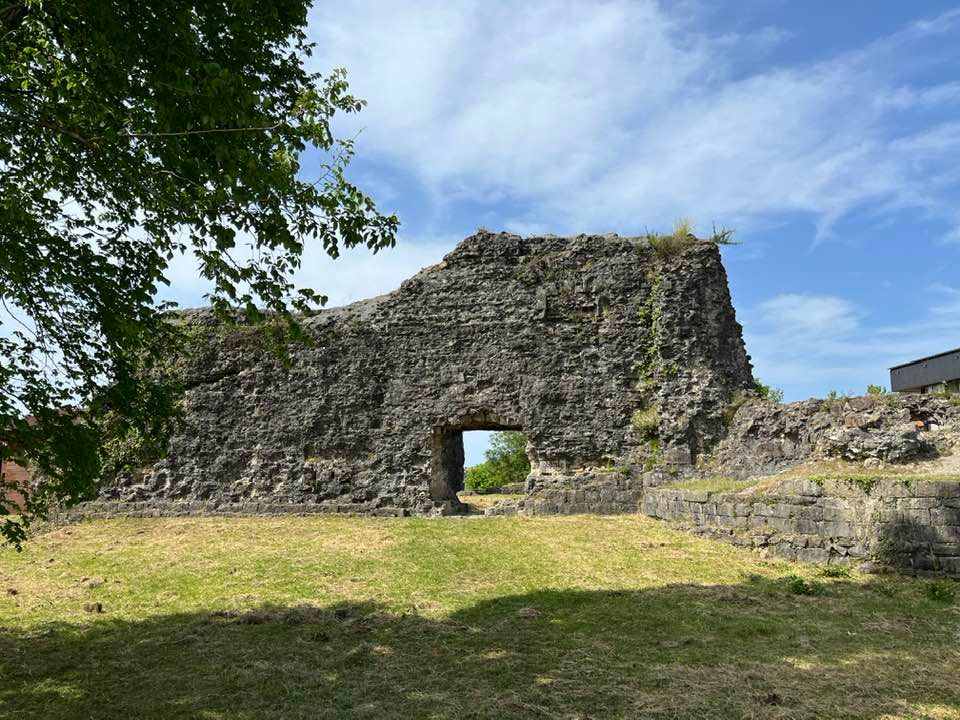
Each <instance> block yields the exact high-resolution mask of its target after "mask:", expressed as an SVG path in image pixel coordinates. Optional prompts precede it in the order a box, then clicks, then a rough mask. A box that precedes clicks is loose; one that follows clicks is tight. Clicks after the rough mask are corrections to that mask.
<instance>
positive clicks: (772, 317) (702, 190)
mask: <svg viewBox="0 0 960 720" xmlns="http://www.w3.org/2000/svg"><path fill="white" fill-rule="evenodd" d="M310 34H311V36H312V37H313V39H314V40H315V41H316V42H317V44H318V48H317V53H316V55H315V56H314V58H313V60H312V62H313V63H314V65H315V67H316V69H318V70H320V71H323V70H326V69H329V68H331V67H335V66H343V67H346V68H347V69H348V71H349V78H350V81H351V87H352V90H353V92H354V93H355V94H357V95H358V96H360V97H363V98H364V99H366V100H367V101H368V103H369V105H368V107H367V108H366V109H365V110H364V111H363V112H362V113H361V114H360V115H359V116H357V117H355V118H348V119H346V120H345V121H343V122H341V123H340V124H339V125H338V129H339V131H340V132H341V133H343V134H351V135H352V134H354V133H357V132H359V135H358V137H357V160H356V161H355V163H354V165H353V166H352V177H353V179H354V180H355V181H356V182H357V183H358V184H360V185H361V186H362V187H364V188H365V189H366V190H367V191H368V192H370V193H371V194H372V195H373V196H374V197H375V198H376V199H377V200H378V202H379V203H380V205H381V207H382V208H383V209H385V210H389V211H395V212H396V213H397V214H398V215H399V216H400V218H401V221H402V222H403V227H402V230H401V241H400V244H399V246H398V247H397V248H396V249H395V250H392V251H389V252H386V253H382V254H380V255H377V256H371V255H369V254H368V253H364V252H352V253H348V254H346V255H345V256H344V257H342V258H341V259H340V260H337V261H336V264H334V263H332V262H330V261H328V260H326V259H324V258H323V257H321V255H320V253H318V252H317V251H315V250H310V251H308V255H307V259H306V262H305V265H304V269H303V272H302V274H301V281H302V282H305V283H308V284H310V285H313V286H315V287H316V288H317V289H318V290H321V291H324V292H327V293H328V294H329V295H330V296H331V299H332V300H333V301H334V302H347V301H351V300H356V299H360V298H363V297H368V296H371V295H375V294H379V293H381V292H385V291H388V290H390V289H393V288H394V287H396V286H397V285H398V284H399V283H400V281H401V280H402V279H403V278H405V277H407V276H409V275H410V274H412V273H413V272H415V271H416V270H418V269H419V268H420V267H423V266H425V265H428V264H432V263H433V262H436V261H438V260H439V259H440V258H441V257H442V256H443V254H445V253H446V252H448V251H449V250H450V249H452V248H453V246H454V245H455V244H456V242H457V241H458V240H460V239H462V238H463V237H464V236H466V235H468V234H470V233H471V232H473V231H474V230H475V229H476V228H477V227H478V226H480V225H483V226H485V227H488V228H490V229H494V230H500V229H505V230H510V231H514V232H519V233H521V234H530V233H537V232H552V233H557V234H567V233H579V232H596V233H603V232H608V231H615V232H619V233H621V234H636V233H639V232H641V231H643V230H644V229H666V228H669V227H670V226H671V225H672V223H673V221H674V220H675V219H677V218H679V217H688V218H690V219H691V220H692V221H693V222H694V223H695V224H696V225H697V226H698V228H699V229H700V230H702V231H709V229H710V227H711V224H712V223H716V224H717V225H718V226H726V227H731V228H734V229H735V231H736V238H737V239H738V240H739V241H740V242H741V243H742V244H741V245H738V246H735V247H730V248H726V249H725V250H724V257H725V261H726V265H727V270H728V273H729V276H730V288H731V292H732V294H733V299H734V303H735V305H736V308H737V313H738V317H739V319H740V321H741V322H742V323H743V325H744V328H745V339H746V343H747V350H748V352H749V353H750V354H751V355H752V356H753V361H754V365H755V370H756V374H757V376H758V377H760V378H761V379H762V380H763V381H764V382H767V383H770V384H773V385H776V386H778V387H781V388H782V389H783V390H784V392H785V394H786V399H787V400H797V399H802V398H806V397H810V396H816V395H823V394H824V393H826V392H827V391H829V390H831V389H838V390H841V391H846V390H853V391H858V392H862V391H863V389H864V388H865V387H866V385H867V384H868V383H876V384H883V385H887V384H888V382H889V379H888V374H887V368H888V367H889V366H890V365H893V364H896V363H899V362H903V361H906V360H909V359H911V358H914V357H917V356H920V355H924V354H929V353H932V352H937V351H940V350H945V349H949V348H953V347H957V346H960V273H958V266H957V262H958V259H960V163H958V160H960V4H958V3H946V2H934V1H925V2H904V1H902V0H873V1H871V2H867V1H860V2H856V1H853V0H847V1H846V2H836V1H833V2H827V1H826V0H804V1H803V2H786V1H782V2H781V1H777V0H738V1H737V2H727V3H716V2H706V1H704V2H683V1H680V2H673V3H667V2H663V3H657V2H648V1H645V0H635V1H631V2H628V1H626V0H624V1H617V0H614V1H611V2H587V1H586V0H584V1H583V2H532V1H528V2H524V3H513V2H502V3H498V2H494V1H492V0H483V1H482V2H466V1H464V2H455V1H454V2H451V1H447V2H403V3H397V2H375V1H371V2H343V3H318V6H317V8H315V10H314V11H313V12H312V14H311V25H310ZM318 162H319V158H308V160H307V162H306V164H305V168H306V171H307V173H306V174H308V175H309V172H310V170H311V168H316V164H317V163H318ZM177 277H178V283H177V285H176V286H175V287H176V288H177V289H176V294H177V296H178V299H180V300H181V301H185V303H184V304H195V303H196V298H197V297H198V296H199V292H201V290H200V288H201V286H200V284H199V282H197V281H195V280H194V279H193V278H192V277H191V276H190V274H189V270H188V269H187V268H186V267H183V268H181V269H180V270H179V271H178V275H177ZM191 301H192V302H191ZM481 447H482V441H480V442H475V443H473V444H471V445H470V446H469V447H468V464H469V463H470V462H471V461H475V460H476V459H477V455H478V453H479V450H480V449H481Z"/></svg>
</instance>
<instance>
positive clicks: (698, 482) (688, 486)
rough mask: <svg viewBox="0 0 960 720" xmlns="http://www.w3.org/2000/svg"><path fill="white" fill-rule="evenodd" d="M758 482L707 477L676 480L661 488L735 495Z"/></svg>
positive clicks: (755, 480)
mask: <svg viewBox="0 0 960 720" xmlns="http://www.w3.org/2000/svg"><path fill="white" fill-rule="evenodd" d="M758 482H759V480H757V479H755V478H751V479H749V480H736V479H734V478H729V477H707V478H693V479H691V480H678V481H677V482H672V483H668V484H667V485H662V486H661V487H663V488H666V489H669V490H693V491H697V492H717V493H735V492H740V491H741V490H746V489H747V488H751V487H754V486H755V485H757V484H758Z"/></svg>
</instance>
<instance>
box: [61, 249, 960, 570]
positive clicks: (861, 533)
mask: <svg viewBox="0 0 960 720" xmlns="http://www.w3.org/2000/svg"><path fill="white" fill-rule="evenodd" d="M668 240H670V236H667V237H666V238H663V237H652V238H629V237H619V236H617V235H604V236H586V235H580V236H577V237H574V238H559V237H553V236H546V237H533V238H521V237H518V236H516V235H508V234H499V235H493V234H490V233H478V234H477V235H474V236H473V237H469V238H467V239H466V240H464V241H463V242H462V243H460V245H459V246H458V247H457V248H456V249H455V250H454V251H453V252H451V253H450V254H449V255H447V256H446V257H445V258H444V259H443V261H442V262H440V263H439V264H438V265H435V266H433V267H430V268H427V269H425V270H423V271H421V272H420V273H418V274H417V275H415V276H414V277H412V278H410V279H409V280H407V281H406V282H404V283H403V284H402V285H401V286H400V288H399V289H398V290H396V291H395V292H392V293H389V294H387V295H383V296H381V297H378V298H373V299H370V300H364V301H361V302H357V303H354V304H352V305H348V306H346V307H342V308H337V309H333V310H327V311H324V312H321V313H319V314H318V315H316V316H315V317H311V318H309V319H305V320H304V322H303V325H304V329H305V331H306V335H307V336H308V341H307V342H303V343H300V344H297V345H295V346H293V347H291V348H290V349H289V353H288V354H289V362H288V363H284V362H281V358H280V356H279V355H278V354H277V353H276V352H275V351H274V350H272V349H270V348H268V347H266V346H265V341H264V335H263V334H262V333H260V332H259V331H250V330H249V329H243V328H227V327H224V326H222V325H220V324H218V322H217V321H216V320H215V319H214V317H213V316H212V315H211V314H210V313H209V312H208V311H203V310H194V311H187V312H185V313H184V314H183V316H182V319H183V321H184V322H185V323H186V324H187V330H188V333H187V334H188V335H189V336H190V337H191V338H192V340H191V342H189V343H188V347H187V348H184V349H183V352H182V353H179V354H178V357H179V365H180V366H181V367H182V371H183V380H184V384H185V387H186V395H185V398H184V403H185V410H186V421H185V424H184V427H183V428H182V430H181V431H180V433H179V434H178V435H177V436H176V437H175V438H174V439H173V441H172V444H171V447H170V451H169V454H168V455H167V457H165V458H164V459H162V460H160V461H159V462H157V463H156V464H154V465H153V466H151V467H146V468H143V469H142V472H140V473H137V474H136V476H134V477H121V478H117V479H115V480H113V481H111V482H108V483H106V484H105V485H104V486H103V487H102V490H101V494H100V497H99V498H98V499H97V500H96V501H94V502H91V503H86V504H85V505H84V506H82V507H81V508H78V509H77V510H74V511H68V513H67V516H68V517H69V516H76V515H79V516H81V517H83V516H87V517H97V516H100V517H102V516H110V515H134V516H137V515H186V514H236V513H257V514H277V513H298V514H299V513H319V512H349V513H360V514H367V515H448V514H456V513H461V512H463V511H464V510H465V507H464V506H463V505H462V503H461V502H460V500H459V499H458V498H457V492H458V491H460V490H461V489H462V488H463V476H464V473H463V433H464V432H465V431H468V430H505V429H510V430H521V431H523V432H524V433H525V435H526V437H527V440H528V445H527V454H528V455H529V457H530V461H531V473H530V475H529V477H528V478H527V482H526V496H525V497H524V498H523V499H522V500H518V501H512V502H505V503H501V504H499V505H497V506H494V507H492V508H489V509H487V511H486V512H487V513H488V514H514V513H523V514H558V513H576V512H600V513H611V512H642V513H644V514H646V515H649V516H651V517H655V518H662V519H666V520H670V521H672V522H676V523H679V524H681V525H684V526H687V527H690V528H692V529H693V530H695V531H696V532H698V533H700V534H704V535H708V536H711V537H715V538H718V539H721V540H725V541H727V542H732V543H734V544H737V545H741V546H744V547H750V548H754V549H757V550H760V551H762V552H769V553H773V554H776V555H778V556H781V557H786V558H789V559H795V560H807V561H814V562H842V563H851V562H855V563H861V564H864V563H866V564H870V563H872V562H873V561H874V560H876V559H881V562H882V563H884V564H891V565H896V566H900V567H906V568H910V569H911V570H912V571H914V572H924V573H937V574H946V575H952V576H955V577H960V482H958V481H957V479H958V478H960V460H957V458H958V457H960V402H957V401H956V398H934V397H930V396H927V395H902V396H900V395H890V394H887V395H880V396H865V397H859V398H856V397H855V398H846V397H831V398H827V399H826V400H813V399H811V400H805V401H802V402H796V403H789V404H785V405H784V404H778V403H775V402H773V401H770V400H764V399H762V398H759V397H758V396H757V394H756V392H755V390H754V383H753V378H752V374H751V367H750V362H749V357H748V356H747V354H746V352H745V351H744V346H743V340H742V335H741V327H740V325H739V324H738V323H737V321H736V317H735V315H734V310H733V307H732V305H731V302H730V295H729V291H728V289H727V278H726V273H725V272H724V269H723V266H722V264H721V262H720V254H719V251H718V248H717V246H716V245H715V244H714V243H712V242H705V241H696V240H693V239H692V238H686V239H685V240H684V241H683V242H677V241H676V240H677V239H676V238H673V241H672V242H667V241H668ZM823 462H828V463H834V464H835V465H836V464H837V463H840V464H841V466H842V467H841V468H840V471H839V472H840V474H839V475H834V476H831V477H819V478H818V477H817V476H815V475H811V474H810V472H811V471H812V470H816V468H817V467H819V466H818V463H823ZM802 467H806V468H807V471H806V474H804V473H800V474H795V471H796V470H798V469H801V468H802ZM877 468H888V472H886V473H884V474H880V475H861V474H860V473H863V472H878V471H877V470H876V469H877ZM896 468H900V469H896ZM938 468H939V469H938ZM910 473H921V474H920V475H916V476H914V475H912V474H910ZM923 473H926V474H923ZM695 477H699V478H702V479H704V480H703V481H704V482H706V486H707V487H708V488H709V487H712V485H711V482H713V480H711V478H718V477H719V478H721V479H725V481H726V483H727V484H726V486H727V487H729V480H730V478H752V479H753V480H751V481H750V482H748V483H747V486H748V487H747V488H746V489H744V490H742V491H732V490H722V489H717V490H709V489H703V488H702V487H698V486H697V485H692V486H689V487H687V488H685V486H684V483H683V482H682V481H683V479H684V478H695ZM759 478H762V479H759ZM718 487H719V486H718Z"/></svg>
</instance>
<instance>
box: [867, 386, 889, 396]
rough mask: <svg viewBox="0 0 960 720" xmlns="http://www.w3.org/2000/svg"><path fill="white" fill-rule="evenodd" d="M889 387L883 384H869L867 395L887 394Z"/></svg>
mask: <svg viewBox="0 0 960 720" xmlns="http://www.w3.org/2000/svg"><path fill="white" fill-rule="evenodd" d="M886 394H887V389H886V388H885V387H884V386H883V385H872V384H871V385H867V395H886Z"/></svg>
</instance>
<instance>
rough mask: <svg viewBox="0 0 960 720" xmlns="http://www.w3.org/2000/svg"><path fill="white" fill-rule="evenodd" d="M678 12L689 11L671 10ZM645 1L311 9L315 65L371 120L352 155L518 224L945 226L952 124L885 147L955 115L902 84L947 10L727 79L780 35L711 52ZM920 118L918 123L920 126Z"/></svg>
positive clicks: (684, 25)
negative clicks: (348, 88)
mask: <svg viewBox="0 0 960 720" xmlns="http://www.w3.org/2000/svg"><path fill="white" fill-rule="evenodd" d="M688 10H689V8H688ZM688 20H689V17H688V18H687V19H686V20H685V19H684V18H683V16H682V15H681V14H680V13H679V12H677V13H676V14H671V13H670V8H669V7H668V6H663V5H661V4H659V3H655V2H652V0H650V1H647V2H644V1H628V0H612V1H609V2H603V3H581V2H563V1H558V2H535V3H534V2H531V3H522V4H517V3H502V2H482V3H481V2H467V1H464V2H458V3H440V2H415V3H390V2H383V1H382V0H369V1H366V2H355V3H350V4H337V5H327V6H322V7H318V8H317V9H316V10H315V11H314V12H313V13H312V15H311V28H310V32H311V35H312V37H313V38H314V39H315V40H316V41H317V43H318V56H317V58H316V64H317V67H318V69H321V70H322V69H325V68H328V67H332V66H338V65H343V66H346V67H347V68H348V69H349V71H350V79H351V85H352V88H353V89H354V90H355V92H356V93H357V94H358V95H360V96H361V97H364V98H366V99H367V100H368V101H369V102H370V105H369V107H368V108H367V109H366V110H365V111H364V112H363V113H362V114H361V116H360V118H359V119H358V122H359V123H360V124H362V126H363V127H364V128H365V129H364V132H363V134H362V135H361V137H360V140H359V145H360V152H361V153H371V154H373V155H376V156H378V157H380V158H383V159H386V160H388V161H390V162H393V163H396V164H397V165H399V166H401V167H403V168H404V169H405V170H406V171H409V172H412V173H413V175H414V176H415V177H417V178H419V179H420V180H421V181H422V182H423V183H424V185H425V186H426V187H427V188H428V189H429V191H430V192H431V193H432V194H433V196H434V197H439V198H453V197H457V196H468V197H470V198H471V199H474V200H477V199H481V200H482V199H486V200H496V199H500V198H506V199H509V200H512V201H514V203H513V204H514V205H515V206H516V205H520V206H522V207H523V208H525V209H523V210H520V211H517V215H518V217H513V218H506V219H505V222H510V223H511V224H512V225H513V226H517V227H526V226H533V227H542V226H544V225H548V226H550V227H551V228H553V229H554V230H555V231H557V232H568V231H580V230H586V231H593V230H597V229H598V228H602V229H610V228H615V229H618V230H620V231H623V232H629V231H634V230H637V229H640V228H642V227H643V226H644V225H660V224H666V223H669V222H670V221H671V220H672V219H673V218H675V217H677V216H679V215H690V214H696V216H697V218H699V219H700V220H701V222H705V223H709V222H710V220H714V219H715V220H717V221H719V222H721V223H726V224H737V225H739V226H741V227H742V226H744V225H746V224H749V223H751V222H755V221H758V220H760V219H762V217H763V216H764V215H767V214H770V213H776V212H779V211H800V212H805V213H809V214H811V215H812V216H813V217H814V218H815V219H816V220H817V222H818V225H819V227H820V230H821V235H823V236H826V235H828V234H829V231H830V226H831V224H832V223H833V222H834V221H835V220H836V219H838V218H840V217H842V216H843V215H844V214H845V213H847V212H849V211H850V210H851V209H853V208H856V207H859V206H862V205H863V204H864V203H867V202H882V203H886V204H887V205H888V206H891V205H899V206H910V207H914V206H917V207H923V208H925V209H926V210H927V211H928V212H930V213H932V214H934V215H938V214H939V215H943V216H944V217H946V218H947V219H951V220H953V219H954V218H953V213H954V211H953V210H952V206H951V205H950V203H948V202H947V201H946V199H945V197H944V195H943V187H942V185H943V176H944V173H946V172H949V171H950V170H951V167H950V166H949V165H948V163H947V162H946V159H945V156H944V155H943V154H939V155H938V154H936V153H937V152H945V151H949V152H955V151H956V149H957V147H958V145H957V137H956V128H954V127H953V126H952V125H950V124H945V125H942V126H939V127H938V126H936V125H933V126H930V127H927V128H925V129H924V130H923V131H922V132H919V133H908V134H906V135H902V134H900V133H901V132H902V129H900V130H898V129H897V123H896V122H894V120H895V117H896V113H897V112H902V111H910V110H913V109H916V108H918V107H921V106H924V107H929V106H931V105H937V104H940V105H942V104H945V103H950V102H954V101H955V100H956V96H957V92H958V91H957V88H958V87H960V85H958V83H957V82H952V81H949V82H945V83H943V84H942V85H934V86H925V87H922V88H919V87H914V86H912V85H911V84H910V82H909V78H908V77H906V75H908V74H909V72H908V71H909V70H910V68H912V67H913V65H914V64H916V63H917V62H919V60H916V59H915V57H916V56H920V55H923V51H924V50H925V49H927V50H929V49H930V46H933V45H935V44H936V43H946V42H948V40H945V39H944V36H945V35H946V34H947V33H948V32H949V31H950V30H952V29H954V28H955V26H956V25H957V24H958V22H960V14H958V13H947V14H944V15H941V16H940V17H939V18H935V19H932V20H930V21H924V22H920V23H914V24H912V25H910V26H908V27H907V28H905V29H904V30H903V31H902V32H900V33H897V34H895V35H893V36H891V37H888V38H883V39H881V40H878V41H877V42H874V43H873V44H871V45H870V46H868V47H867V48H864V49H860V50H857V51H855V52H849V53H846V54H844V55H841V56H838V57H835V58H833V59H831V60H829V61H827V62H821V63H817V64H808V65H805V66H802V67H792V68H773V69H766V70H763V71H753V72H749V73H745V72H744V70H743V68H742V62H741V60H742V58H743V57H744V56H745V55H748V54H751V53H753V54H756V53H760V52H762V51H763V49H764V48H767V47H770V46H771V45H774V44H776V43H778V42H782V41H783V39H784V38H785V37H786V33H785V32H784V31H782V30H780V29H778V28H759V29H757V30H756V31H755V32H753V33H749V34H742V35H736V36H733V35H729V34H728V35H722V36H710V35H708V34H704V33H702V32H699V31H697V29H696V28H695V27H694V26H693V25H692V24H691V22H689V21H688ZM931 122H932V121H931Z"/></svg>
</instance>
